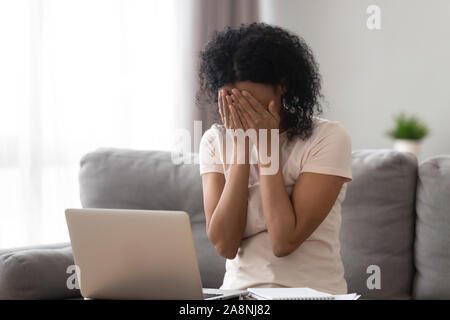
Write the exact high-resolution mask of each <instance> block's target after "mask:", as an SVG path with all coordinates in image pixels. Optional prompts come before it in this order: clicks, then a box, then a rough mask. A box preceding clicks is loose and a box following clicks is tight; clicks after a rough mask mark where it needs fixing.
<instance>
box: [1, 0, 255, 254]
mask: <svg viewBox="0 0 450 320" xmlns="http://www.w3.org/2000/svg"><path fill="white" fill-rule="evenodd" d="M257 2H258V0H246V1H239V0H0V249H1V248H7V247H15V246H25V245H34V244H44V243H52V242H62V241H68V240H69V238H68V232H67V227H66V223H65V218H64V210H65V209H66V208H68V207H80V206H81V203H80V200H79V184H78V170H79V160H80V158H81V157H82V156H83V155H84V154H86V153H87V152H90V151H93V150H95V149H96V148H98V147H116V148H131V149H144V150H152V149H153V150H155V149H159V150H171V149H173V148H176V147H175V145H174V142H175V141H177V139H176V138H177V137H176V134H175V135H174V132H176V131H177V129H188V130H190V131H191V132H192V131H193V127H194V121H195V120H203V121H204V122H205V121H206V122H208V118H207V117H206V116H205V111H204V110H201V109H199V108H197V107H196V105H195V92H196V90H197V85H198V84H197V81H198V78H197V67H198V52H199V50H200V49H201V48H202V46H203V45H204V43H205V42H206V41H207V39H208V37H209V35H210V34H211V32H212V31H213V30H215V29H222V28H223V27H225V26H226V25H234V26H235V25H238V24H239V23H243V22H251V21H254V20H256V17H257V16H258V12H257ZM209 124H210V123H209V122H208V123H207V124H206V125H205V126H204V127H203V129H206V128H205V127H206V126H208V125H209ZM193 138H194V139H195V137H193ZM197 138H199V137H197ZM192 147H193V148H192V151H197V149H198V141H195V140H194V141H193V144H192Z"/></svg>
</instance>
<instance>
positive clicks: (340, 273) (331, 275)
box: [197, 23, 352, 294]
mask: <svg viewBox="0 0 450 320" xmlns="http://www.w3.org/2000/svg"><path fill="white" fill-rule="evenodd" d="M199 76H200V91H199V92H198V95H197V99H198V100H200V99H202V98H203V99H204V98H205V97H206V99H209V100H210V101H211V102H214V104H216V103H217V105H218V108H217V109H216V110H218V111H219V113H220V116H221V122H222V124H217V123H216V124H213V125H212V126H211V128H210V129H209V130H207V131H206V132H205V134H204V135H203V137H202V140H201V144H200V174H201V176H202V182H203V196H204V209H205V215H206V229H207V230H206V231H207V235H208V238H209V239H210V241H211V242H212V243H213V245H214V246H215V248H216V250H217V252H218V253H219V254H220V255H221V256H223V257H225V258H227V260H226V273H225V277H224V280H223V284H222V286H221V289H246V288H249V287H310V288H313V289H316V290H320V291H324V292H328V293H332V294H343V293H346V292H347V284H346V281H345V279H344V268H343V264H342V261H341V257H340V246H339V230H340V223H341V212H340V211H341V203H342V201H343V200H344V197H345V192H346V184H345V183H346V182H349V181H351V180H352V173H351V141H350V138H349V135H348V134H347V132H346V130H345V129H344V128H343V127H342V126H341V125H340V124H339V123H338V122H336V121H329V120H326V119H324V118H320V117H318V114H320V113H321V108H320V104H319V99H320V98H321V93H320V75H319V73H318V67H317V64H316V62H315V60H314V57H313V55H312V53H311V51H310V49H309V48H308V46H307V45H306V44H305V42H304V41H303V40H302V39H300V38H299V37H298V36H296V35H294V34H292V33H291V32H289V31H287V30H285V29H282V28H280V27H276V26H271V25H268V24H265V23H252V24H247V25H244V24H242V25H241V26H240V27H239V28H236V29H233V28H230V27H228V28H226V29H225V30H223V31H221V32H216V33H215V34H214V35H213V38H212V40H210V42H209V43H208V44H207V45H206V46H205V48H204V50H203V51H202V52H201V53H200V72H199ZM237 129H243V130H250V131H251V130H256V132H257V133H259V132H260V131H259V129H266V130H270V129H279V135H276V130H275V131H273V133H272V134H269V137H268V140H267V142H268V145H269V146H268V147H267V150H271V146H272V145H273V144H275V145H276V151H277V152H275V154H269V156H272V159H273V156H277V157H279V158H278V159H279V166H278V168H277V169H276V171H275V172H273V173H271V174H262V169H264V168H266V167H267V166H268V165H270V163H269V164H267V163H266V162H265V161H264V162H263V161H262V157H261V154H262V152H261V150H260V148H261V146H260V142H261V141H263V139H261V141H260V134H259V135H257V137H256V138H257V139H256V140H255V139H251V138H249V139H247V138H246V140H245V143H246V148H248V149H246V152H245V162H242V161H240V162H239V161H237V158H238V157H239V156H237V154H238V152H237V150H238V144H239V143H238V139H236V136H233V132H235V131H233V130H237ZM230 136H231V139H230ZM276 138H278V143H277V141H276V140H277V139H276ZM227 139H228V140H227ZM230 140H231V141H232V143H231V144H227V143H226V141H230ZM230 150H231V157H228V155H229V154H230V152H229V151H230Z"/></svg>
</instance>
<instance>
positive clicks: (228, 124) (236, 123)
mask: <svg viewBox="0 0 450 320" xmlns="http://www.w3.org/2000/svg"><path fill="white" fill-rule="evenodd" d="M217 100H218V104H219V113H220V117H221V118H222V123H223V125H224V126H225V128H226V129H244V126H243V125H242V122H241V119H240V117H239V115H238V111H237V110H236V106H235V104H234V102H233V100H232V99H231V95H229V94H228V93H227V92H226V90H225V89H220V90H219V97H218V99H217Z"/></svg>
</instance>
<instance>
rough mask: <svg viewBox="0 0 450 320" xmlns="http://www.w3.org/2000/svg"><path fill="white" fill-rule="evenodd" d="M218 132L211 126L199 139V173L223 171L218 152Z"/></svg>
mask: <svg viewBox="0 0 450 320" xmlns="http://www.w3.org/2000/svg"><path fill="white" fill-rule="evenodd" d="M219 139H220V132H219V131H218V130H217V129H216V128H215V127H214V126H213V127H211V128H210V129H208V130H206V132H205V133H204V134H203V136H202V139H201V141H200V148H199V161H200V174H201V175H202V174H204V173H208V172H219V173H224V169H223V162H222V161H221V160H220V153H219V146H220V144H219Z"/></svg>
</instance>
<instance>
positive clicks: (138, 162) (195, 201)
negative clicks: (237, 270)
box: [79, 148, 225, 288]
mask: <svg viewBox="0 0 450 320" xmlns="http://www.w3.org/2000/svg"><path fill="white" fill-rule="evenodd" d="M197 156H198V155H196V154H192V155H191V158H190V160H191V161H190V162H191V163H192V164H186V163H184V164H177V163H176V162H173V161H172V156H171V153H170V152H168V151H140V150H127V149H116V148H100V149H97V150H95V151H93V152H90V153H88V154H86V155H85V156H83V157H82V159H81V161H80V173H79V182H80V197H81V204H82V206H83V207H85V208H123V209H149V210H181V211H185V212H187V213H188V214H189V217H190V221H191V228H192V234H193V238H194V244H195V249H196V254H197V258H198V261H199V268H200V274H201V278H202V282H203V286H204V287H208V288H218V287H219V286H220V285H221V284H222V281H223V276H224V273H225V259H223V258H222V257H220V256H219V255H218V254H217V252H216V250H215V248H214V246H213V245H212V244H211V242H210V241H209V239H208V237H207V235H206V222H205V216H204V213H203V195H202V182H201V177H200V173H199V167H198V164H196V162H197V159H198V158H197Z"/></svg>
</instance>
